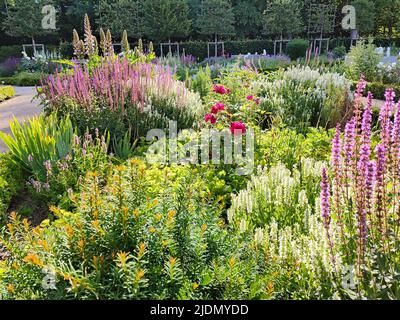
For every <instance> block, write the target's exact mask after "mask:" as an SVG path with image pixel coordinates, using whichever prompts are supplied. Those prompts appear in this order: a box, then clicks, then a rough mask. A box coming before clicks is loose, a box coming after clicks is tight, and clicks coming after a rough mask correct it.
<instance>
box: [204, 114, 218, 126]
mask: <svg viewBox="0 0 400 320" xmlns="http://www.w3.org/2000/svg"><path fill="white" fill-rule="evenodd" d="M204 121H205V122H211V124H215V123H216V122H217V118H215V117H214V115H212V114H211V113H209V114H206V115H205V116H204Z"/></svg>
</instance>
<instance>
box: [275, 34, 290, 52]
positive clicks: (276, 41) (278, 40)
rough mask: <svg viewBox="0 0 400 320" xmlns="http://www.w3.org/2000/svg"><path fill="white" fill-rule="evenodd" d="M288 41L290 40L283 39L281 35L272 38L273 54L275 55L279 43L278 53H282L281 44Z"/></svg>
mask: <svg viewBox="0 0 400 320" xmlns="http://www.w3.org/2000/svg"><path fill="white" fill-rule="evenodd" d="M290 41H292V40H291V39H283V38H282V37H281V38H280V39H277V40H274V56H276V54H277V52H276V49H277V46H278V44H279V54H282V53H283V45H284V44H285V43H286V44H287V43H289V42H290Z"/></svg>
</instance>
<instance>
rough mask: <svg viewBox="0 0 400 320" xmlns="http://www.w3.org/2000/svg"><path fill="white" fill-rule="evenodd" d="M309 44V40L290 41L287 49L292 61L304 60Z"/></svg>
mask: <svg viewBox="0 0 400 320" xmlns="http://www.w3.org/2000/svg"><path fill="white" fill-rule="evenodd" d="M308 47H309V43H308V41H307V40H303V39H294V40H292V41H290V42H289V43H288V45H287V48H286V53H287V54H288V56H289V57H290V59H292V60H297V59H298V58H304V57H305V56H306V52H307V49H308Z"/></svg>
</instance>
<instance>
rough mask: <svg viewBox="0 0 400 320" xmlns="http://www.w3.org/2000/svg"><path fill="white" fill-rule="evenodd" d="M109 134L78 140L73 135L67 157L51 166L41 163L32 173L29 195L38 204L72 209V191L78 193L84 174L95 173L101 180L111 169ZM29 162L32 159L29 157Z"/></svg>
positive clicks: (48, 162)
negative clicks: (38, 168)
mask: <svg viewBox="0 0 400 320" xmlns="http://www.w3.org/2000/svg"><path fill="white" fill-rule="evenodd" d="M109 142H110V135H109V134H105V135H103V136H100V135H99V132H98V131H96V134H95V135H94V136H92V135H90V134H89V133H85V134H84V136H83V137H82V138H79V137H78V136H76V135H74V136H73V143H72V145H71V147H70V150H69V152H68V154H67V155H66V156H65V157H62V158H60V159H59V160H57V161H56V162H55V163H54V162H51V161H48V160H47V161H45V162H44V163H43V164H42V170H43V171H44V172H46V175H45V176H44V175H43V174H42V172H39V171H34V172H33V175H32V176H31V177H30V179H29V182H28V186H29V188H30V191H31V193H32V194H33V195H34V196H35V197H37V198H40V200H41V201H42V202H45V203H46V204H48V205H50V204H52V205H59V206H60V207H62V208H65V209H70V208H71V207H74V201H73V199H74V192H79V191H80V188H81V186H82V179H84V177H85V175H86V174H87V173H88V172H96V174H97V178H98V179H99V180H101V181H103V180H104V179H105V178H106V177H107V174H108V172H109V170H111V168H110V165H111V160H112V158H111V156H110V155H108V153H107V152H108V145H109ZM32 159H33V157H32Z"/></svg>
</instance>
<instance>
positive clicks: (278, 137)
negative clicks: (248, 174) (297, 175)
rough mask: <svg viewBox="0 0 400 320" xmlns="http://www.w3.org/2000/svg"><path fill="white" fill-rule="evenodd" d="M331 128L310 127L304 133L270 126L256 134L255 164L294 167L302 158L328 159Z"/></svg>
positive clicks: (331, 135) (268, 166) (331, 136)
mask: <svg viewBox="0 0 400 320" xmlns="http://www.w3.org/2000/svg"><path fill="white" fill-rule="evenodd" d="M332 138H333V130H329V131H328V132H327V131H326V130H324V129H316V128H310V129H309V130H308V132H307V133H306V134H305V135H304V134H302V133H297V132H296V131H294V130H290V129H276V128H272V129H271V130H268V131H267V132H265V133H262V134H260V135H257V139H256V166H259V165H261V166H263V167H267V168H270V167H272V166H275V165H277V164H278V163H282V164H283V165H284V166H286V167H287V168H289V169H292V168H294V167H295V166H296V165H297V164H298V163H299V162H300V160H301V159H302V158H312V159H314V160H317V161H328V160H329V154H330V149H331V141H332Z"/></svg>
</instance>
